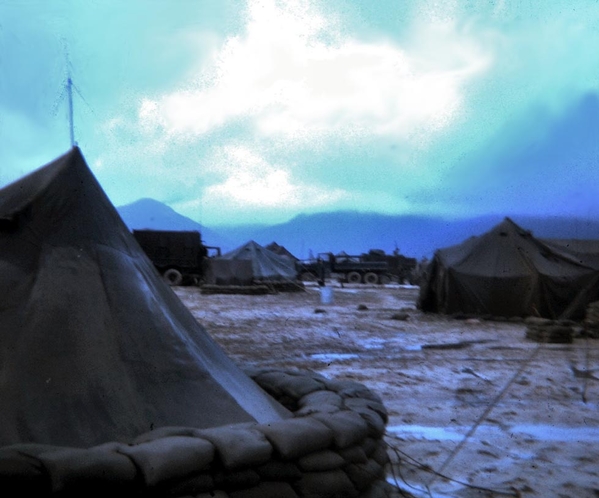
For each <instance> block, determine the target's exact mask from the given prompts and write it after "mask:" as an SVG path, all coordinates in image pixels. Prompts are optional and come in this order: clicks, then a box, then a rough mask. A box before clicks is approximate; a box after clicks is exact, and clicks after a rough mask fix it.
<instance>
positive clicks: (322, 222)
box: [117, 199, 599, 259]
mask: <svg viewBox="0 0 599 498" xmlns="http://www.w3.org/2000/svg"><path fill="white" fill-rule="evenodd" d="M117 209H118V211H119V213H120V214H121V217H122V218H123V220H124V221H125V223H126V224H127V225H128V226H129V227H130V228H153V229H163V230H166V229H168V230H200V232H201V233H202V238H203V239H204V240H205V241H206V243H207V244H208V245H215V246H220V247H222V248H223V250H224V251H229V250H231V249H234V248H236V247H238V246H240V245H242V244H244V243H246V242H248V241H249V240H255V241H256V242H258V243H259V244H262V245H268V244H270V243H271V242H277V243H278V244H280V245H282V246H284V247H285V248H286V249H287V250H289V251H290V252H291V253H293V254H294V255H295V256H297V257H298V258H302V259H304V258H307V257H309V255H310V253H312V254H313V255H317V254H318V253H319V252H327V251H332V252H334V253H338V252H341V251H345V252H347V253H350V254H360V253H362V252H367V251H368V250H369V249H383V250H384V251H386V252H387V253H391V252H392V251H393V250H394V249H395V248H398V249H399V250H400V252H401V253H402V254H404V255H406V256H411V257H416V258H421V257H423V256H426V257H429V258H430V257H431V256H432V255H433V253H434V251H435V250H436V249H439V248H441V247H447V246H450V245H454V244H459V243H460V242H462V241H463V240H465V239H466V238H468V237H470V236H472V235H481V234H482V233H484V232H486V231H487V230H489V229H490V228H492V227H493V226H494V225H496V224H497V223H499V222H500V221H501V220H502V219H503V216H500V215H488V216H481V217H475V218H468V219H458V220H451V219H443V218H437V217H426V216H388V215H382V214H373V213H359V212H333V213H317V214H309V215H308V214H302V215H299V216H296V217H295V218H293V219H292V220H290V221H288V222H286V223H282V224H278V225H273V226H266V227H265V226H253V225H246V226H239V227H222V228H219V227H211V228H206V227H203V226H201V225H200V224H199V223H196V222H195V221H193V220H191V219H189V218H187V217H185V216H182V215H180V214H179V213H177V212H176V211H174V210H173V209H171V208H170V207H168V206H166V205H165V204H162V203H161V202H158V201H155V200H153V199H140V200H139V201H136V202H134V203H132V204H128V205H126V206H121V207H119V208H117ZM511 218H512V219H513V220H514V221H515V222H516V223H517V224H519V225H521V226H522V227H523V228H525V229H528V230H531V231H532V232H533V234H534V235H535V236H537V237H539V238H552V239H573V238H574V239H599V220H585V219H578V218H559V217H533V216H516V215H514V216H511Z"/></svg>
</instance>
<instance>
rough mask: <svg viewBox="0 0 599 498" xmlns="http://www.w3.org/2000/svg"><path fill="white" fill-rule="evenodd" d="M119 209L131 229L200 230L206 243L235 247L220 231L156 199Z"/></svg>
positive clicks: (141, 200)
mask: <svg viewBox="0 0 599 498" xmlns="http://www.w3.org/2000/svg"><path fill="white" fill-rule="evenodd" d="M117 211H118V212H119V214H120V215H121V218H122V219H123V221H124V222H125V224H126V225H127V226H128V227H129V229H130V230H133V229H138V230H141V229H150V230H199V231H200V233H201V234H202V240H203V241H204V242H205V243H206V245H209V246H220V247H223V246H224V248H225V250H228V249H231V248H233V247H235V245H234V243H232V242H231V241H229V240H228V239H227V238H226V237H223V236H222V235H221V234H220V233H219V232H217V231H214V230H211V229H210V228H206V227H204V226H202V225H200V224H199V223H197V222H196V221H193V220H192V219H190V218H187V217H186V216H183V215H182V214H179V213H177V212H176V211H175V210H174V209H172V208H171V207H169V206H167V205H166V204H163V203H162V202H159V201H156V200H154V199H139V200H138V201H135V202H132V203H131V204H126V205H125V206H120V207H117Z"/></svg>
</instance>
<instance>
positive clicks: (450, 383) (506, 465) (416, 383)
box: [175, 284, 599, 498]
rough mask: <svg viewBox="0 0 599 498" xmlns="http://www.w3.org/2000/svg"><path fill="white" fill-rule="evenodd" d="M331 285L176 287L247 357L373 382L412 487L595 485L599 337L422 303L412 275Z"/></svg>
mask: <svg viewBox="0 0 599 498" xmlns="http://www.w3.org/2000/svg"><path fill="white" fill-rule="evenodd" d="M330 285H331V286H332V288H333V302H332V303H327V304H323V303H322V301H323V299H322V296H321V292H320V290H319V288H318V287H317V286H315V285H311V284H308V286H307V287H306V291H305V292H297V293H279V294H268V295H260V296H247V295H219V294H216V295H202V294H201V293H200V289H198V288H194V287H179V288H175V292H176V293H177V294H178V295H179V297H180V298H181V299H182V300H183V302H184V303H185V304H186V306H187V307H188V308H189V309H190V310H191V311H192V313H193V314H194V315H195V316H196V318H197V319H198V321H199V322H200V323H202V324H203V325H204V327H205V328H206V329H207V330H208V332H209V333H210V334H211V335H212V337H213V338H214V339H215V340H216V341H217V342H218V343H219V344H221V346H222V347H223V348H224V349H225V351H226V352H227V353H228V354H229V356H230V357H231V358H233V359H234V360H235V361H236V362H238V363H239V364H241V365H256V366H274V367H280V368H283V369H289V368H301V369H310V370H313V371H316V372H319V373H321V374H322V375H325V376H326V377H329V378H338V379H351V380H356V381H359V382H361V383H363V384H365V385H366V386H368V387H369V388H371V389H372V390H373V391H375V392H376V393H378V394H379V395H380V396H381V397H382V399H383V401H384V403H385V405H386V407H387V409H388V410H389V414H390V419H389V424H388V428H387V433H388V435H387V441H388V443H389V445H390V448H392V449H391V450H390V453H391V458H392V459H393V461H394V462H396V463H395V465H394V474H395V478H396V479H397V481H398V482H399V483H400V485H401V487H402V488H403V489H405V490H406V491H409V492H411V493H413V494H414V495H416V496H434V497H441V496H456V497H470V496H477V497H487V496H523V497H528V496H530V497H533V496H534V497H569V498H570V497H599V463H598V462H599V411H598V407H599V340H592V339H584V338H579V339H575V341H574V343H573V344H542V345H541V344H539V343H536V342H532V341H530V340H527V339H526V338H525V326H524V324H522V323H503V322H486V321H480V320H454V319H451V318H447V317H442V316H438V315H430V314H423V313H421V312H420V311H417V310H416V307H415V301H416V298H417V293H418V288H417V287H409V286H398V285H395V286H393V285H391V286H385V287H381V286H372V287H368V286H364V285H353V286H352V285H345V286H344V288H341V287H340V286H339V284H330ZM359 308H361V309H359ZM319 310H320V311H319ZM394 315H395V316H394ZM397 315H399V316H397ZM401 315H404V316H401ZM398 318H399V319H398ZM402 318H403V320H402ZM433 471H436V472H440V474H442V476H439V475H438V474H435V473H434V472H433ZM389 478H390V479H393V476H392V475H390V477H389ZM489 490H490V491H489Z"/></svg>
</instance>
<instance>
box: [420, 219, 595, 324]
mask: <svg viewBox="0 0 599 498" xmlns="http://www.w3.org/2000/svg"><path fill="white" fill-rule="evenodd" d="M598 298H599V269H598V268H596V267H594V265H591V264H588V263H586V262H585V261H583V260H581V259H580V258H577V257H576V255H575V254H574V253H572V252H569V251H568V250H567V249H566V248H564V247H563V246H562V247H559V248H558V247H556V246H554V245H549V244H547V243H545V242H543V241H541V240H539V239H536V238H535V237H534V236H533V235H532V233H531V232H529V231H527V230H524V229H522V228H521V227H519V226H518V225H516V224H515V223H514V222H513V221H512V220H510V219H509V218H506V219H505V220H504V221H503V222H501V223H500V224H498V225H497V226H495V227H494V228H493V229H491V230H490V231H489V232H487V233H485V234H484V235H481V236H479V237H471V238H469V239H467V240H466V241H464V242H462V243H461V244H459V245H456V246H452V247H448V248H445V249H440V250H438V251H436V253H435V255H434V257H433V259H432V261H431V262H430V264H429V266H428V271H427V278H426V281H425V282H424V283H423V285H422V286H421V289H420V295H419V299H418V306H419V308H420V309H422V310H424V311H431V312H438V313H446V314H454V313H461V314H472V315H494V316H504V317H511V316H541V317H547V318H554V319H555V318H582V317H583V316H584V312H585V307H586V305H587V304H588V303H589V302H590V301H593V300H596V299H598Z"/></svg>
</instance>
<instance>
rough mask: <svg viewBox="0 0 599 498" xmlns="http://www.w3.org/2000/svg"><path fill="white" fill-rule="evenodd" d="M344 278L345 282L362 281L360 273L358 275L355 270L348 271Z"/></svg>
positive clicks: (356, 282) (354, 282)
mask: <svg viewBox="0 0 599 498" xmlns="http://www.w3.org/2000/svg"><path fill="white" fill-rule="evenodd" d="M346 278H347V283H349V284H359V283H360V282H361V281H362V275H360V274H359V273H358V272H357V271H350V272H349V273H348V274H347V277H346Z"/></svg>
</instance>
